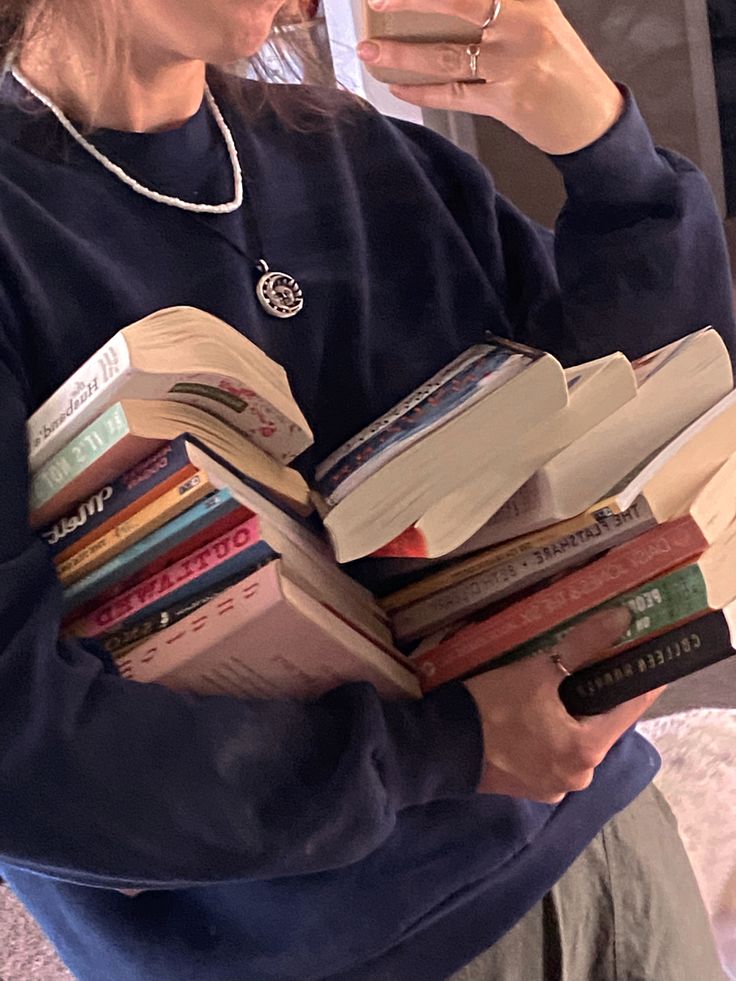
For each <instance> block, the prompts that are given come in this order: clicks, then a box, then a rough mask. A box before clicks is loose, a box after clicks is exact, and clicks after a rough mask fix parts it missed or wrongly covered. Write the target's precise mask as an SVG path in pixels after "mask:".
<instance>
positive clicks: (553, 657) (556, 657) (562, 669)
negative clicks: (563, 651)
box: [549, 654, 572, 678]
mask: <svg viewBox="0 0 736 981" xmlns="http://www.w3.org/2000/svg"><path fill="white" fill-rule="evenodd" d="M549 659H550V661H551V662H552V663H553V664H554V666H555V667H556V668H557V670H558V671H559V672H560V674H561V675H564V677H565V678H569V677H571V676H572V671H568V669H567V668H566V667H565V665H564V664H563V662H562V658H561V657H560V655H559V654H550V656H549Z"/></svg>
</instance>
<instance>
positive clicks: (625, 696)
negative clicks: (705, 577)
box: [560, 611, 736, 715]
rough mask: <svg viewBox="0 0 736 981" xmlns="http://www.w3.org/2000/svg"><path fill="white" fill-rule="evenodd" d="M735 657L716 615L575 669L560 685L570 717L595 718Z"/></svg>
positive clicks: (722, 619) (722, 622)
mask: <svg viewBox="0 0 736 981" xmlns="http://www.w3.org/2000/svg"><path fill="white" fill-rule="evenodd" d="M734 653H736V651H734V648H733V642H732V640H731V630H730V627H729V625H728V621H727V620H726V617H725V616H724V614H723V613H722V612H721V611H718V612H716V613H709V614H708V615H707V616H704V617H700V618H699V619H697V620H692V621H691V622H690V623H686V624H682V625H681V626H679V627H677V628H676V629H674V630H670V631H668V633H666V634H663V635H661V636H660V637H654V638H653V639H651V640H647V641H645V642H644V643H643V644H640V645H639V646H638V647H635V648H633V650H628V651H623V652H622V653H621V654H615V655H614V656H613V657H609V658H607V659H606V660H605V661H599V662H598V663H597V664H591V665H588V667H586V668H581V669H580V670H579V671H575V672H574V673H573V674H572V675H570V677H569V678H565V680H564V681H563V682H562V684H561V685H560V699H561V700H562V703H563V705H564V706H565V708H566V709H567V710H568V712H569V713H570V714H571V715H600V714H601V713H603V712H608V711H609V710H610V709H612V708H615V707H616V706H617V705H621V704H622V703H623V702H627V701H628V700H629V699H631V698H636V697H637V695H643V694H645V693H646V692H648V691H653V690H654V689H655V688H659V687H660V686H661V685H668V684H670V683H671V682H673V681H677V680H678V679H679V678H685V677H686V676H687V675H689V674H694V673H695V672H696V671H700V670H701V669H702V668H706V667H708V665H710V664H715V663H716V662H717V661H723V660H725V658H727V657H731V655H733V654H734Z"/></svg>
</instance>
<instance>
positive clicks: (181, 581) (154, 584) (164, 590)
mask: <svg viewBox="0 0 736 981" xmlns="http://www.w3.org/2000/svg"><path fill="white" fill-rule="evenodd" d="M259 535H260V525H259V521H258V518H256V517H251V518H248V519H247V520H246V521H243V522H242V523H241V524H239V525H237V526H236V527H235V528H233V529H231V530H230V531H228V532H226V534H224V535H221V536H220V537H219V538H216V539H215V540H214V541H213V542H210V543H209V544H207V545H205V546H204V547H203V548H200V549H197V550H196V551H195V552H192V553H191V555H188V556H187V557H186V558H184V559H181V560H180V561H179V562H176V563H174V565H172V566H170V567H169V568H167V569H164V570H163V571H162V572H160V573H158V574H157V575H155V576H151V577H150V578H149V579H145V580H144V581H143V582H142V583H139V584H138V585H136V586H134V587H133V588H132V589H129V590H127V591H126V592H125V593H122V594H121V595H120V596H116V597H115V599H113V600H111V601H110V602H109V603H104V604H102V605H101V606H99V607H97V608H96V609H95V610H93V611H92V612H91V613H90V614H88V615H87V616H85V617H81V618H80V619H78V620H75V621H74V623H73V624H72V625H71V626H70V627H69V628H68V631H67V632H68V633H71V634H73V635H75V636H79V637H95V636H97V634H100V633H102V632H103V631H106V630H110V629H112V627H114V626H115V625H116V624H118V623H122V622H123V621H124V620H126V619H127V618H128V617H131V616H133V615H135V614H136V613H139V612H141V611H143V610H146V609H149V608H151V607H152V605H153V604H154V603H157V602H159V601H161V600H165V599H166V597H167V596H172V598H173V594H174V593H175V592H178V591H179V590H180V589H182V588H183V587H184V586H186V585H188V584H190V583H192V582H194V581H195V580H202V579H203V578H204V577H205V576H206V575H207V573H210V572H212V571H213V570H217V569H218V568H219V567H221V566H223V565H224V564H225V563H226V562H228V561H229V560H230V559H232V558H233V557H236V556H238V555H240V554H242V553H243V552H245V551H247V550H248V549H250V548H251V547H252V546H253V545H255V544H257V543H258V542H259V541H260V538H259ZM205 585H206V584H205ZM176 599H181V597H180V596H177V597H176ZM150 612H154V611H153V609H150Z"/></svg>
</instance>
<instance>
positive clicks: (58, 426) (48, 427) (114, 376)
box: [27, 334, 130, 472]
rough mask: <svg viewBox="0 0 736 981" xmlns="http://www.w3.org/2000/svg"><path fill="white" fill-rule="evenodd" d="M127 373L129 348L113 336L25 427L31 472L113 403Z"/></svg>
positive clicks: (118, 337)
mask: <svg viewBox="0 0 736 981" xmlns="http://www.w3.org/2000/svg"><path fill="white" fill-rule="evenodd" d="M129 372H130V352H129V350H128V344H127V342H126V340H125V337H124V336H123V334H116V335H115V337H113V338H112V340H110V341H109V343H107V344H106V345H105V346H104V347H103V348H101V349H100V350H99V351H97V352H96V353H95V354H94V355H92V357H91V358H89V359H88V360H87V361H85V362H84V364H83V365H82V366H81V367H80V368H78V369H77V370H76V371H75V372H74V374H73V375H71V376H70V377H69V378H68V379H67V381H66V382H64V384H63V385H61V387H60V388H58V389H57V390H56V391H55V392H54V394H53V395H51V396H50V397H49V398H48V399H46V401H45V402H44V403H43V405H42V406H40V408H38V409H37V410H36V411H35V412H34V413H33V415H32V416H31V417H30V419H29V420H28V423H27V434H28V454H29V463H30V468H31V472H35V471H36V470H38V469H39V468H40V467H41V466H43V464H44V463H45V462H46V461H47V460H49V459H50V458H51V457H52V456H53V455H54V454H55V453H56V452H58V450H60V449H61V448H62V447H63V446H64V445H65V444H66V443H68V442H69V440H70V439H73V438H74V436H76V435H77V433H79V432H81V430H82V429H84V427H85V426H87V425H88V424H89V423H90V422H92V420H93V419H94V418H95V417H96V416H98V415H99V414H100V413H101V412H103V411H104V410H105V408H106V407H107V406H108V405H111V404H112V402H114V401H115V397H114V393H115V392H117V390H118V388H119V386H120V385H121V384H122V382H123V381H124V379H125V378H126V376H127V375H128V373H129Z"/></svg>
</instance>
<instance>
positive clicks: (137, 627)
mask: <svg viewBox="0 0 736 981" xmlns="http://www.w3.org/2000/svg"><path fill="white" fill-rule="evenodd" d="M273 560H274V557H273V556H272V555H267V556H264V558H263V561H262V562H261V563H260V564H257V565H254V566H253V567H252V569H250V571H249V573H248V575H253V574H254V573H255V572H257V571H258V570H259V569H262V568H263V567H264V566H266V565H269V564H270V563H271V562H273ZM243 578H244V577H243V574H242V573H240V572H238V573H235V574H234V575H232V576H229V577H228V578H227V579H224V580H222V581H221V582H219V583H218V584H217V585H215V586H212V587H210V588H209V589H205V590H204V591H203V592H201V593H198V594H197V595H196V596H194V597H191V598H189V599H185V600H182V601H180V602H176V603H174V602H172V603H171V605H169V606H167V607H166V609H164V610H161V611H160V612H158V613H152V614H149V613H142V614H139V615H138V616H135V617H131V618H130V619H129V620H126V621H125V624H124V625H123V626H122V627H119V628H117V629H115V630H110V631H108V632H107V633H104V634H99V635H98V636H97V637H95V638H86V639H89V640H91V639H94V641H95V643H97V644H100V645H101V646H102V647H103V648H104V649H105V650H106V651H107V653H108V654H110V655H112V656H113V657H115V658H119V657H122V656H123V655H124V654H125V653H126V652H127V651H129V650H130V649H131V648H132V647H135V646H136V645H138V644H141V643H143V641H145V640H148V639H150V638H151V637H154V636H155V635H156V634H157V633H160V632H161V631H162V630H166V628H167V627H173V626H174V624H176V623H178V622H179V621H180V620H183V619H184V618H185V617H188V616H189V614H190V613H194V612H195V610H198V609H199V608H200V607H202V606H206V605H207V603H209V602H210V600H212V599H215V597H217V596H219V595H220V594H221V593H223V592H224V591H225V590H226V589H230V587H231V586H235V585H236V584H237V583H239V582H242V581H243Z"/></svg>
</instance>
